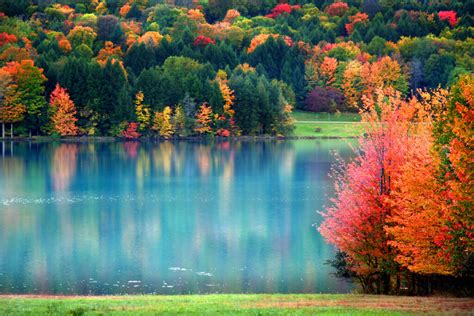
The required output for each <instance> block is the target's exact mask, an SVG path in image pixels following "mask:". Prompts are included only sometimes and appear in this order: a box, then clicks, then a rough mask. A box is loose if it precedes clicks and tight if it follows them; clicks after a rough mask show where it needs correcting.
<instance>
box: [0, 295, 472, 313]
mask: <svg viewBox="0 0 474 316" xmlns="http://www.w3.org/2000/svg"><path fill="white" fill-rule="evenodd" d="M473 310H474V299H472V298H452V297H409V296H386V295H359V294H208V295H124V296H120V295H119V296H55V295H0V313H1V314H3V315H26V314H28V315H31V314H68V315H90V314H101V313H107V314H109V313H114V314H122V315H132V314H133V315H137V314H151V313H166V314H182V313H186V314H188V315H189V314H202V313H205V314H223V313H224V314H243V315H245V314H252V315H255V314H259V315H262V314H265V315H281V314H298V315H301V314H308V315H309V314H314V313H318V314H323V315H340V314H351V315H414V314H420V313H424V314H430V315H436V314H455V315H469V314H471V313H472V311H473Z"/></svg>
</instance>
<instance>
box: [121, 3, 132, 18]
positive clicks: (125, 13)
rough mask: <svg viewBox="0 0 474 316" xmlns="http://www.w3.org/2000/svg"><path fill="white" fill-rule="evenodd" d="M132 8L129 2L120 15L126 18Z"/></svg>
mask: <svg viewBox="0 0 474 316" xmlns="http://www.w3.org/2000/svg"><path fill="white" fill-rule="evenodd" d="M131 8H132V6H131V5H130V4H129V3H128V2H127V3H125V4H124V5H123V6H122V7H121V8H120V10H119V14H120V15H121V16H123V17H125V16H126V15H127V14H128V12H130V9H131Z"/></svg>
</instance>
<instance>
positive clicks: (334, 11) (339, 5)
mask: <svg viewBox="0 0 474 316" xmlns="http://www.w3.org/2000/svg"><path fill="white" fill-rule="evenodd" d="M347 10H349V5H348V4H347V3H345V2H334V3H331V4H330V5H328V6H327V7H326V10H324V11H325V12H326V13H327V14H329V15H330V16H343V15H344V14H345V13H346V12H347Z"/></svg>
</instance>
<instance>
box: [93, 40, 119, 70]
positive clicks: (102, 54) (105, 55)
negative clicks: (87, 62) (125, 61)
mask: <svg viewBox="0 0 474 316" xmlns="http://www.w3.org/2000/svg"><path fill="white" fill-rule="evenodd" d="M122 56H123V52H122V49H121V48H120V46H115V47H114V43H112V42H110V41H106V42H105V43H104V48H102V49H101V50H100V51H99V54H98V55H97V61H98V62H99V63H100V64H102V65H105V64H106V63H107V60H109V58H112V57H114V58H115V59H117V58H121V57H122Z"/></svg>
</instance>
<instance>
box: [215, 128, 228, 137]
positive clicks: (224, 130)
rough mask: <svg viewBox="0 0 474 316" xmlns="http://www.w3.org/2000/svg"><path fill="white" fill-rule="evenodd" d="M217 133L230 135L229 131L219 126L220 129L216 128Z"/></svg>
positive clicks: (223, 135)
mask: <svg viewBox="0 0 474 316" xmlns="http://www.w3.org/2000/svg"><path fill="white" fill-rule="evenodd" d="M217 135H219V136H221V137H229V136H230V131H229V130H228V129H225V128H221V129H219V130H217Z"/></svg>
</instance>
